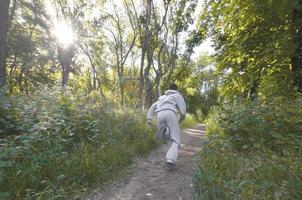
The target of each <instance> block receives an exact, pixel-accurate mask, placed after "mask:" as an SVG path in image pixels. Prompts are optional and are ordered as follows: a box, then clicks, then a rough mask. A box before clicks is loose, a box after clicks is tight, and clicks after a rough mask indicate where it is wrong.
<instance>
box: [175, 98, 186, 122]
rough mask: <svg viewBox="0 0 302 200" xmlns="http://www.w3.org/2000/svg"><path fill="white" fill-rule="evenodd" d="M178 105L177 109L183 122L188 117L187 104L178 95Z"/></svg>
mask: <svg viewBox="0 0 302 200" xmlns="http://www.w3.org/2000/svg"><path fill="white" fill-rule="evenodd" d="M176 105H177V108H178V110H179V115H180V118H179V121H180V122H181V121H183V120H184V119H185V117H186V103H185V100H184V98H183V97H182V96H181V95H177V97H176Z"/></svg>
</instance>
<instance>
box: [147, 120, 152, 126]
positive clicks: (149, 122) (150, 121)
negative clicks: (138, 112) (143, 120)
mask: <svg viewBox="0 0 302 200" xmlns="http://www.w3.org/2000/svg"><path fill="white" fill-rule="evenodd" d="M147 126H148V127H149V128H151V127H152V120H148V121H147Z"/></svg>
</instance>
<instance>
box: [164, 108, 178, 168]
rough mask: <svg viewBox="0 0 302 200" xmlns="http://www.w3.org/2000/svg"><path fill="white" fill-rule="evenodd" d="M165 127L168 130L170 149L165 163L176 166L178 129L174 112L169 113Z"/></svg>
mask: <svg viewBox="0 0 302 200" xmlns="http://www.w3.org/2000/svg"><path fill="white" fill-rule="evenodd" d="M167 126H168V128H169V130H170V137H171V142H172V143H171V147H170V149H169V151H168V152H167V154H166V159H167V163H172V164H174V165H175V164H176V160H177V154H178V148H179V146H180V133H179V132H180V128H179V123H178V120H177V117H176V115H175V113H174V112H172V111H171V112H170V116H169V118H168V120H167Z"/></svg>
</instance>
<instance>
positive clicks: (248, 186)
mask: <svg viewBox="0 0 302 200" xmlns="http://www.w3.org/2000/svg"><path fill="white" fill-rule="evenodd" d="M203 142H204V144H203V149H202V150H201V152H200V161H199V171H198V172H197V173H196V175H195V177H194V198H193V199H196V200H197V199H198V200H228V199H229V200H236V199H238V200H239V199H263V200H267V199H301V198H302V191H301V188H302V162H301V160H300V159H299V158H295V157H280V156H277V155H276V154H275V153H274V152H271V151H267V150H264V151H262V152H259V151H258V152H238V151H235V150H233V149H232V148H231V144H229V142H227V141H226V140H224V139H223V138H220V137H216V138H215V137H212V138H211V139H209V138H207V139H205V140H204V141H203Z"/></svg>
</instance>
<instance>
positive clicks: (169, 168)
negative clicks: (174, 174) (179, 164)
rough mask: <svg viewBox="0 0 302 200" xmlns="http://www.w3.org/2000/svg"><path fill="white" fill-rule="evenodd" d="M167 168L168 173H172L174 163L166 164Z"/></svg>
mask: <svg viewBox="0 0 302 200" xmlns="http://www.w3.org/2000/svg"><path fill="white" fill-rule="evenodd" d="M167 167H168V170H169V171H174V170H175V167H176V165H175V164H174V163H171V162H167Z"/></svg>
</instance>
